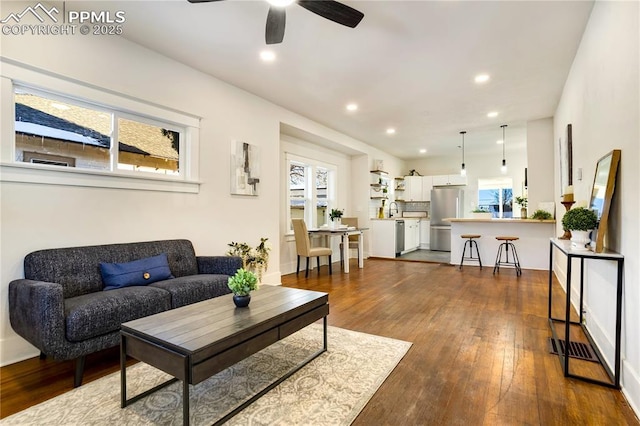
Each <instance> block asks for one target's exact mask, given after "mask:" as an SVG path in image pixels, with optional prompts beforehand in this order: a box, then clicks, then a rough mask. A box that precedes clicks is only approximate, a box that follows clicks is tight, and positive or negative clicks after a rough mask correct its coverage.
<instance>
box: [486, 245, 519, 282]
mask: <svg viewBox="0 0 640 426" xmlns="http://www.w3.org/2000/svg"><path fill="white" fill-rule="evenodd" d="M519 239H520V237H514V236H499V237H496V240H498V241H502V243H501V244H500V246H498V255H497V256H496V263H495V265H494V267H493V273H494V274H495V273H496V271H498V273H500V266H513V267H514V268H515V270H516V276H518V277H519V276H520V275H522V268H521V267H520V259H518V252H517V251H516V246H515V245H514V244H513V241H517V240H519ZM509 249H511V260H509ZM503 253H504V260H503V256H502V255H503Z"/></svg>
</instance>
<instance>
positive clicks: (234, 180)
mask: <svg viewBox="0 0 640 426" xmlns="http://www.w3.org/2000/svg"><path fill="white" fill-rule="evenodd" d="M259 183H260V150H259V147H257V146H256V145H252V144H250V143H247V142H242V141H232V142H231V195H258V191H259V185H258V184H259Z"/></svg>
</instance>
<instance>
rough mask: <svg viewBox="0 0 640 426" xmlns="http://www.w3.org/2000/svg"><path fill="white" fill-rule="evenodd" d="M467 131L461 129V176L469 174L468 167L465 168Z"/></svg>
mask: <svg viewBox="0 0 640 426" xmlns="http://www.w3.org/2000/svg"><path fill="white" fill-rule="evenodd" d="M465 133H467V132H466V131H464V130H463V131H461V132H460V134H461V135H462V167H461V168H460V176H466V175H467V169H465V167H464V134H465Z"/></svg>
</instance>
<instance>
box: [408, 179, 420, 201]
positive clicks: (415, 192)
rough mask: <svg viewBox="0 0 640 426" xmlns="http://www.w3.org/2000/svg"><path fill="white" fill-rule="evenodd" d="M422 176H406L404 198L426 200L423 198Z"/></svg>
mask: <svg viewBox="0 0 640 426" xmlns="http://www.w3.org/2000/svg"><path fill="white" fill-rule="evenodd" d="M422 197H423V195H422V176H405V177H404V200H405V201H424V200H423V199H422Z"/></svg>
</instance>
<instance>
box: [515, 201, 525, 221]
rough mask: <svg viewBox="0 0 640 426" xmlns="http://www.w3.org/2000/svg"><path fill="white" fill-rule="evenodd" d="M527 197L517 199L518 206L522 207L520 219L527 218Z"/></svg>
mask: <svg viewBox="0 0 640 426" xmlns="http://www.w3.org/2000/svg"><path fill="white" fill-rule="evenodd" d="M527 203H528V200H527V197H516V204H517V205H519V206H520V218H521V219H526V218H527Z"/></svg>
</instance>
